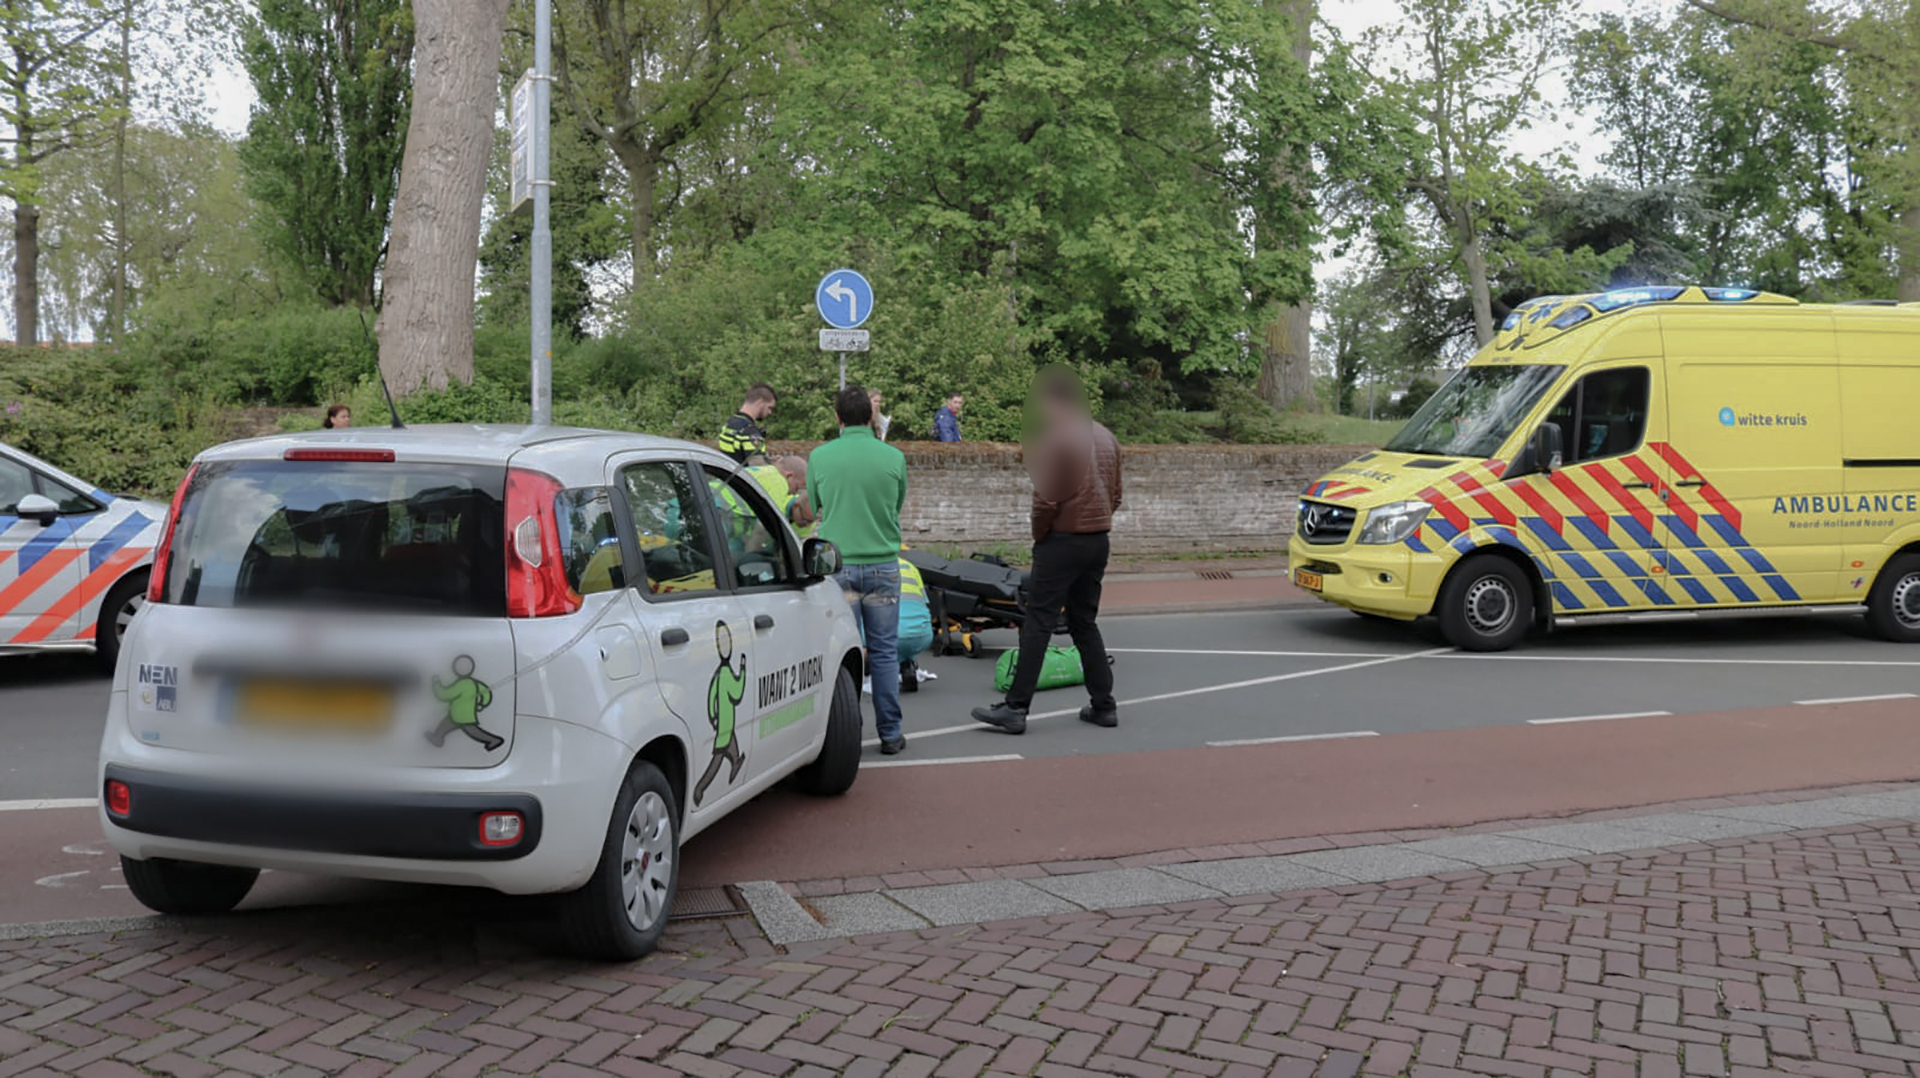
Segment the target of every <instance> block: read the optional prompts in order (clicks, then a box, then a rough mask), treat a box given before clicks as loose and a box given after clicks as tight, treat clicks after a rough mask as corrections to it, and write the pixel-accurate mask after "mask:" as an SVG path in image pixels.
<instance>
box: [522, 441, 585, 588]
mask: <svg viewBox="0 0 1920 1078" xmlns="http://www.w3.org/2000/svg"><path fill="white" fill-rule="evenodd" d="M562 489H563V488H562V487H561V486H560V481H559V480H558V479H555V478H553V477H552V476H550V475H542V474H540V473H539V472H529V471H524V470H521V469H518V468H513V469H509V470H508V471H507V616H508V617H515V618H545V617H552V616H554V615H556V614H571V613H573V612H574V611H576V610H578V609H580V596H579V594H577V593H576V592H575V591H574V590H573V588H572V587H571V586H570V585H569V584H568V583H567V566H566V558H565V555H564V553H563V552H562V551H561V549H560V525H559V522H558V521H557V520H556V519H555V518H554V509H553V505H554V499H556V498H558V497H559V496H560V491H561V490H562Z"/></svg>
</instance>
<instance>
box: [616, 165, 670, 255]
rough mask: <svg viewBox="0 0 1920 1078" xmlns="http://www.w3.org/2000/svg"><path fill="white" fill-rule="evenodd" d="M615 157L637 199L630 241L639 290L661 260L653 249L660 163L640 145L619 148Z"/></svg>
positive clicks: (631, 191)
mask: <svg viewBox="0 0 1920 1078" xmlns="http://www.w3.org/2000/svg"><path fill="white" fill-rule="evenodd" d="M614 156H615V157H616V158H618V159H619V161H620V167H621V169H622V170H624V171H625V172H626V174H627V191H628V194H629V196H630V197H631V198H632V200H633V216H632V218H631V219H630V224H631V226H632V229H633V232H632V235H631V237H630V239H629V242H630V243H631V244H632V247H633V285H634V287H636V288H637V287H639V285H640V282H641V281H644V280H646V279H647V277H649V276H651V275H652V274H653V272H654V269H655V266H654V263H655V261H656V259H657V257H658V252H657V251H656V250H655V249H654V246H653V222H654V217H655V214H656V212H657V210H656V207H655V206H654V199H655V198H656V197H657V192H658V190H659V185H660V161H659V159H658V158H657V157H655V156H654V155H653V154H652V153H651V152H649V151H648V150H647V148H646V147H644V146H638V145H627V146H616V147H614Z"/></svg>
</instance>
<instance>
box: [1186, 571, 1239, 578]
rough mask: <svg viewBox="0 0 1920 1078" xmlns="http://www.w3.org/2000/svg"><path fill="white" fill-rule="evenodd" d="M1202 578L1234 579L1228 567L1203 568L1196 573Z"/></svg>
mask: <svg viewBox="0 0 1920 1078" xmlns="http://www.w3.org/2000/svg"><path fill="white" fill-rule="evenodd" d="M1195 575H1196V576H1198V577H1199V578H1200V579H1202V580H1232V579H1233V573H1232V572H1230V571H1228V570H1226V569H1201V570H1199V571H1198V572H1197V573H1196V574H1195Z"/></svg>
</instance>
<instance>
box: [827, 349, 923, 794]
mask: <svg viewBox="0 0 1920 1078" xmlns="http://www.w3.org/2000/svg"><path fill="white" fill-rule="evenodd" d="M833 410H834V413H835V415H836V416H837V417H838V419H839V420H840V436H839V437H838V438H836V439H834V440H833V441H831V442H828V443H826V444H825V445H822V446H820V447H819V448H817V449H815V450H814V451H813V454H812V456H811V457H809V458H808V461H807V498H808V502H809V504H810V505H811V506H812V507H813V510H814V513H815V514H816V515H817V516H818V517H819V518H820V525H819V535H820V538H822V539H826V540H829V541H830V542H832V543H833V544H834V545H835V546H837V547H839V548H840V560H841V564H842V568H841V570H840V572H839V574H838V575H837V576H836V577H835V579H837V580H838V581H839V582H840V587H841V588H842V590H844V591H845V592H846V595H847V602H848V603H850V604H851V605H852V606H853V616H854V620H855V621H856V622H858V623H859V625H860V629H861V635H862V636H863V637H864V638H865V640H866V644H867V670H868V673H869V676H870V677H872V679H873V721H874V726H875V727H876V728H877V729H878V732H879V734H880V751H881V752H882V753H883V754H885V755H887V756H893V755H895V754H897V753H899V752H900V751H901V750H902V749H904V748H906V747H907V739H906V736H905V735H904V734H902V733H901V732H900V658H899V633H900V509H901V507H902V506H903V505H905V504H906V501H907V458H906V457H905V456H904V455H903V454H902V453H901V452H900V451H899V450H898V449H895V448H894V447H892V446H890V445H888V444H886V443H885V442H882V441H881V440H880V439H879V438H876V437H875V436H874V433H873V399H872V398H871V397H869V396H868V395H867V391H866V390H864V389H862V388H860V387H859V386H848V387H847V388H845V389H843V390H841V391H840V392H839V394H837V395H836V396H835V397H834V398H833Z"/></svg>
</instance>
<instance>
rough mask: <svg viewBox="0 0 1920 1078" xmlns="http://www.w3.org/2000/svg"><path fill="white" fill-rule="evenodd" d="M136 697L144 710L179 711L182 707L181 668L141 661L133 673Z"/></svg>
mask: <svg viewBox="0 0 1920 1078" xmlns="http://www.w3.org/2000/svg"><path fill="white" fill-rule="evenodd" d="M133 678H134V685H135V686H136V688H135V691H134V698H135V699H136V700H137V701H138V702H139V705H140V710H142V711H169V712H170V711H177V710H179V707H180V668H179V667H177V666H162V665H159V664H158V663H141V664H140V665H139V666H138V667H136V668H135V669H134V673H133Z"/></svg>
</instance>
